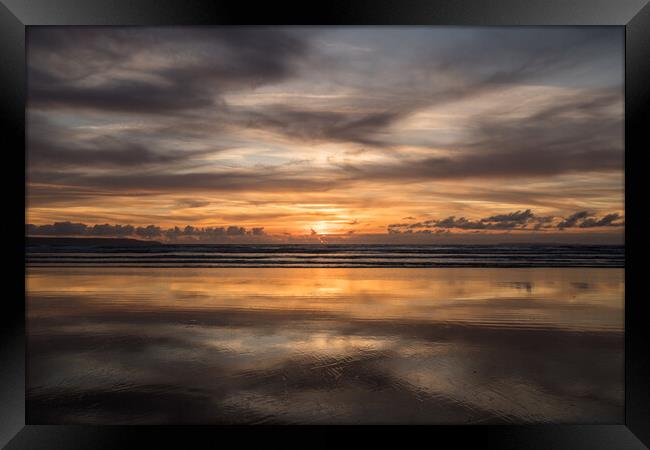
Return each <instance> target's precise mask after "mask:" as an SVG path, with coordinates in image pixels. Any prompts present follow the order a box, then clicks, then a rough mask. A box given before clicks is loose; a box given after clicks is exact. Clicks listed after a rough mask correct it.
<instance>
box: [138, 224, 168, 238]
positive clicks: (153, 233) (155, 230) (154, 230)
mask: <svg viewBox="0 0 650 450" xmlns="http://www.w3.org/2000/svg"><path fill="white" fill-rule="evenodd" d="M135 234H136V235H137V236H141V237H145V238H153V237H157V236H160V235H162V230H161V229H160V227H158V226H156V225H148V226H146V227H137V228H136V229H135Z"/></svg>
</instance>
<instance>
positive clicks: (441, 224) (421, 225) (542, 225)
mask: <svg viewBox="0 0 650 450" xmlns="http://www.w3.org/2000/svg"><path fill="white" fill-rule="evenodd" d="M593 215H594V214H593V213H590V212H588V211H579V212H577V213H575V214H572V215H570V216H569V217H568V218H565V219H562V220H561V221H559V222H558V221H557V219H556V218H555V217H554V216H538V215H536V214H535V213H533V211H532V210H530V209H527V210H524V211H521V210H519V211H514V212H511V213H508V214H498V215H493V216H489V217H484V218H481V219H477V220H471V219H467V218H465V217H459V218H456V216H449V217H446V218H444V219H431V220H427V221H424V222H414V223H394V224H390V225H388V227H387V231H388V233H389V234H398V233H412V232H414V231H415V230H417V231H416V232H426V230H429V231H431V230H436V229H437V230H441V229H448V230H449V229H458V230H528V231H531V230H542V229H544V230H546V229H555V230H563V229H565V228H571V227H581V228H595V227H619V226H623V225H624V222H615V221H616V220H619V219H622V217H621V216H620V215H619V214H618V213H611V214H607V215H605V216H603V217H602V218H600V219H595V218H590V217H591V216H593ZM531 226H532V228H531Z"/></svg>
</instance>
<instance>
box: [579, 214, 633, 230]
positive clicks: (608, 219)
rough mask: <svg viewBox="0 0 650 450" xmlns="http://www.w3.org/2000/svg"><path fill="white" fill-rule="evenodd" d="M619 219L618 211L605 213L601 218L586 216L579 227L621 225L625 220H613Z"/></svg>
mask: <svg viewBox="0 0 650 450" xmlns="http://www.w3.org/2000/svg"><path fill="white" fill-rule="evenodd" d="M619 219H621V216H620V215H619V214H618V213H612V214H607V215H606V216H605V217H602V218H601V219H594V218H591V217H590V218H588V219H585V220H583V221H582V222H581V223H580V228H593V227H608V226H614V227H616V226H623V225H625V222H617V223H614V221H615V220H619Z"/></svg>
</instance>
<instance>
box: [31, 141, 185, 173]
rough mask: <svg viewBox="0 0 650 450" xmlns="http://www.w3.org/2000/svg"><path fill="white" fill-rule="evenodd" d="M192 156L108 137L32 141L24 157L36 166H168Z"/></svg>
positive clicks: (183, 152)
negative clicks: (160, 150) (62, 141)
mask: <svg viewBox="0 0 650 450" xmlns="http://www.w3.org/2000/svg"><path fill="white" fill-rule="evenodd" d="M192 156H196V152H186V151H176V152H167V153H165V152H157V151H152V150H151V149H149V148H147V147H145V146H143V145H142V144H139V143H135V142H124V141H121V140H119V139H115V138H110V137H103V136H102V137H97V138H94V139H92V140H90V141H89V142H86V143H81V144H80V143H78V142H70V143H69V144H67V146H65V147H64V144H62V143H58V144H57V143H53V142H52V141H44V140H33V141H31V142H30V145H29V148H28V153H27V157H28V158H29V161H30V165H31V166H32V167H34V168H39V167H79V166H83V167H92V166H94V167H133V166H144V165H153V164H169V163H174V162H179V161H183V160H186V159H188V158H191V157H192Z"/></svg>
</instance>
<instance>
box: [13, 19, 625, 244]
mask: <svg viewBox="0 0 650 450" xmlns="http://www.w3.org/2000/svg"><path fill="white" fill-rule="evenodd" d="M27 38H28V40H27V42H28V53H27V58H28V107H27V160H28V170H27V181H28V184H27V189H28V197H27V205H28V207H27V211H26V216H27V217H26V220H27V223H28V224H29V225H28V226H27V233H28V234H29V235H45V236H105V237H110V236H113V237H117V236H119V237H135V238H147V239H155V240H160V241H166V240H169V241H174V242H288V243H291V242H314V243H317V242H326V243H327V242H331V243H342V242H349V243H446V242H450V243H452V242H453V243H464V242H468V243H473V242H477V243H499V242H510V241H526V242H575V243H621V242H622V238H623V232H624V221H625V217H624V202H623V199H624V190H623V183H624V170H623V156H624V152H623V68H624V65H623V49H624V47H623V30H622V28H614V27H609V28H606V27H602V28H601V27H578V28H564V27H550V28H454V27H326V28H322V27H304V28H299V27H272V28H240V27H230V28H228V27H204V28H180V27H179V28H140V27H138V28H115V27H57V28H48V27H29V28H28V34H27ZM175 227H177V228H175Z"/></svg>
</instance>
